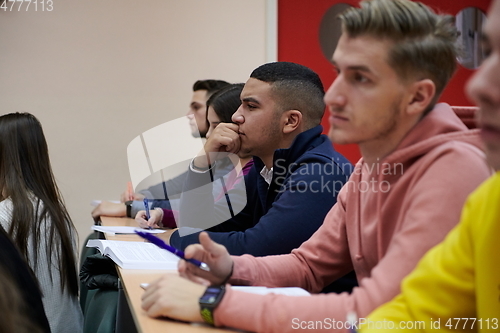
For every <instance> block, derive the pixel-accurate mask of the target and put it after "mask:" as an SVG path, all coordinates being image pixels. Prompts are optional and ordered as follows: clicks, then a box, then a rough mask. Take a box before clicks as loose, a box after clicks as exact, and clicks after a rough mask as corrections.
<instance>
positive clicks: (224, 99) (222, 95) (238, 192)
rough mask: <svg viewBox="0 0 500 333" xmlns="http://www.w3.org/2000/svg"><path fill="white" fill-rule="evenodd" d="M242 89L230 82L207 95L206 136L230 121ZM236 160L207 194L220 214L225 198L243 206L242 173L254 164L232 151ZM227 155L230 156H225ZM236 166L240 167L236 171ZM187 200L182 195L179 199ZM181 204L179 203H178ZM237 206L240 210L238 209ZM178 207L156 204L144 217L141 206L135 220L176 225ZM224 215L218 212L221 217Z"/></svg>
mask: <svg viewBox="0 0 500 333" xmlns="http://www.w3.org/2000/svg"><path fill="white" fill-rule="evenodd" d="M242 89H243V83H237V84H231V85H229V86H226V87H224V88H222V89H221V90H219V91H217V92H216V93H215V94H213V95H212V96H210V98H209V99H208V101H207V122H208V124H209V128H208V131H207V134H206V137H207V139H208V138H209V137H210V134H211V133H212V131H213V130H214V129H215V128H216V127H217V125H219V124H220V123H231V122H232V121H231V117H232V115H233V114H234V113H235V112H236V110H237V109H238V107H239V106H240V104H241V102H240V93H241V90H242ZM231 157H233V159H234V158H235V160H234V161H232V162H231V163H234V164H235V169H233V170H231V171H230V172H229V173H228V174H227V175H223V180H224V191H221V192H220V193H218V194H217V195H216V196H213V195H210V193H209V194H207V196H208V197H209V198H210V199H213V200H214V206H215V209H216V210H217V211H219V212H220V213H221V214H222V215H223V214H224V212H225V211H227V209H228V202H227V200H228V199H229V198H230V200H231V201H230V202H231V205H232V208H233V209H235V208H236V207H241V208H243V207H244V206H245V204H246V193H245V185H244V179H243V177H244V175H246V174H247V173H248V172H249V170H250V168H251V167H252V165H253V161H252V158H251V157H245V158H242V159H238V156H237V155H232V156H231ZM228 158H230V157H228ZM237 169H240V170H239V171H238V170H237ZM184 200H189V199H187V198H183V197H182V196H181V201H184ZM197 205H198V202H197V201H196V200H192V201H189V202H188V203H185V204H184V206H185V207H186V209H196V206H197ZM181 206H182V204H181ZM241 208H240V210H241ZM178 213H179V212H178V211H173V210H171V209H166V208H156V209H154V210H151V212H150V215H151V216H150V219H149V220H148V221H146V212H145V211H144V210H141V211H139V212H138V213H137V215H136V221H137V222H138V224H139V225H140V226H141V227H143V228H147V227H163V228H176V227H177V223H176V219H177V218H178ZM226 219H227V218H224V217H223V216H221V221H225V220H226Z"/></svg>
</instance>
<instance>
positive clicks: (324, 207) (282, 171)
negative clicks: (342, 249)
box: [162, 62, 352, 256]
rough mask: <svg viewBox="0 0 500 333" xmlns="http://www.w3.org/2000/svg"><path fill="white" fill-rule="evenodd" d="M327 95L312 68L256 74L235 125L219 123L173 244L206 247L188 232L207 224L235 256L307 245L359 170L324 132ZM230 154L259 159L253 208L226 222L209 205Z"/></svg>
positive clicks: (251, 188) (198, 164)
mask: <svg viewBox="0 0 500 333" xmlns="http://www.w3.org/2000/svg"><path fill="white" fill-rule="evenodd" d="M323 96H324V90H323V85H322V83H321V80H320V79H319V77H318V75H317V74H316V73H315V72H313V71H312V70H310V69H309V68H307V67H305V66H302V65H298V64H294V63H288V62H276V63H269V64H265V65H262V66H260V67H258V68H257V69H255V70H254V71H253V72H252V74H251V75H250V79H248V81H247V82H246V83H245V86H244V88H243V90H242V92H241V96H240V99H241V103H242V104H241V106H240V107H239V108H238V110H237V111H236V113H234V114H233V116H232V120H233V122H234V123H221V124H219V125H218V126H217V127H216V128H215V129H214V130H213V132H212V133H211V134H210V137H209V138H208V140H207V142H206V144H205V146H204V152H203V153H202V154H200V156H198V157H196V158H195V159H194V160H193V161H192V162H191V167H190V170H189V171H188V176H187V180H186V183H185V185H184V188H185V190H184V193H183V194H182V196H183V197H184V196H188V195H189V196H190V199H189V200H186V201H184V198H183V200H181V209H180V220H179V222H180V226H182V227H181V228H180V229H179V230H177V231H173V232H170V233H171V236H170V239H169V241H170V244H171V245H173V246H175V247H177V248H180V249H184V248H185V247H186V246H188V245H189V244H193V243H196V242H198V233H194V234H191V235H186V236H185V235H183V232H184V231H192V230H191V229H188V228H186V227H192V228H197V230H196V231H199V230H200V229H202V228H205V226H207V225H208V227H211V228H210V229H209V232H210V234H211V237H213V238H214V239H215V240H217V242H219V243H221V244H224V245H225V246H226V247H227V249H228V251H229V252H230V253H231V254H245V253H247V254H252V255H256V256H263V255H270V254H284V253H290V251H292V250H293V249H294V248H297V247H299V246H300V244H302V242H304V241H305V240H307V239H308V238H309V237H310V236H311V235H312V234H313V233H314V232H315V231H316V230H317V229H318V228H319V227H320V225H321V224H322V222H323V219H324V217H325V216H326V213H327V212H328V211H329V210H330V208H331V207H332V206H333V204H335V201H336V198H337V193H338V191H339V190H340V188H341V187H342V186H343V185H344V184H345V182H346V181H347V179H348V176H349V175H350V172H351V170H352V165H351V164H350V163H349V162H348V161H347V160H346V159H345V158H344V157H343V156H342V155H340V154H339V153H337V152H336V151H335V150H334V149H333V146H332V143H331V141H330V140H329V139H328V137H327V136H326V135H323V134H321V132H322V127H321V126H320V125H319V124H320V121H321V118H322V116H323V113H324V111H325V105H324V103H323ZM226 153H236V154H238V156H239V157H240V158H249V157H251V156H253V158H254V165H253V167H252V168H251V170H250V172H249V173H248V175H247V176H246V180H245V184H246V197H247V204H246V207H245V208H244V209H243V210H242V211H241V212H239V213H238V214H234V216H232V217H231V216H228V217H230V218H229V220H227V221H226V222H224V223H222V224H220V225H218V224H219V223H220V222H222V221H224V219H220V216H219V215H218V212H217V211H216V210H215V209H214V203H213V200H209V198H210V193H211V186H210V185H211V182H212V180H213V177H212V176H211V172H212V170H213V169H216V168H217V163H218V162H219V160H220V159H221V158H225V156H226ZM207 199H208V200H207ZM193 202H195V203H196V205H194V206H193V205H191V204H190V203H193ZM185 205H187V206H185ZM168 233H169V232H168V231H167V233H165V234H162V237H163V235H167V237H168Z"/></svg>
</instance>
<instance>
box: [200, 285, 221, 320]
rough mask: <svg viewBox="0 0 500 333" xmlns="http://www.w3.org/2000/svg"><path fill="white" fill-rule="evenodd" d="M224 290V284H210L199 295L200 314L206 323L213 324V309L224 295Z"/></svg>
mask: <svg viewBox="0 0 500 333" xmlns="http://www.w3.org/2000/svg"><path fill="white" fill-rule="evenodd" d="M225 292H226V287H225V286H210V287H207V290H205V293H204V294H203V296H201V297H200V300H199V303H200V314H201V317H202V318H203V320H204V321H205V322H206V323H207V324H210V325H214V310H215V308H216V307H217V306H218V305H219V303H220V301H221V300H222V297H224V293H225Z"/></svg>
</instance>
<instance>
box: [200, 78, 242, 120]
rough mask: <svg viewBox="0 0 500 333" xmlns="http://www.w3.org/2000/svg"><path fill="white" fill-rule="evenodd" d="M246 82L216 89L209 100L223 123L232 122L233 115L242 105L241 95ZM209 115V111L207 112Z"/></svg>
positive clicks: (208, 104) (209, 103)
mask: <svg viewBox="0 0 500 333" xmlns="http://www.w3.org/2000/svg"><path fill="white" fill-rule="evenodd" d="M244 85H245V84H244V83H234V84H230V85H227V86H225V87H224V88H222V89H220V90H219V91H216V92H215V93H214V94H213V95H212V96H210V98H209V99H208V101H207V110H208V107H209V106H211V107H212V108H213V109H214V111H215V114H217V117H219V119H220V121H221V122H223V123H232V122H233V121H232V120H231V117H232V116H233V114H234V113H235V112H236V110H238V108H239V107H240V105H241V100H240V95H241V91H242V90H243V86H244ZM207 115H208V112H207Z"/></svg>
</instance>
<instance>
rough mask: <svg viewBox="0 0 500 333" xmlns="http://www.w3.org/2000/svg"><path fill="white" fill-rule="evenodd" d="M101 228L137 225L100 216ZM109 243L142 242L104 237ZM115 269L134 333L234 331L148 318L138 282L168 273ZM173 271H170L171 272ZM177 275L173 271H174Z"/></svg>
mask: <svg viewBox="0 0 500 333" xmlns="http://www.w3.org/2000/svg"><path fill="white" fill-rule="evenodd" d="M101 222H102V225H104V226H120V225H128V226H136V225H137V224H136V222H135V220H133V219H127V218H114V217H104V216H102V217H101ZM106 239H109V240H122V241H143V239H142V238H141V237H139V236H137V235H115V236H110V235H106ZM117 268H118V274H119V276H120V280H121V283H122V287H123V290H124V293H125V296H126V299H127V303H128V305H129V307H130V312H131V313H132V317H133V319H134V323H135V326H136V328H137V331H138V332H140V333H163V332H176V333H177V332H180V333H202V332H205V333H217V332H220V333H228V332H236V331H231V330H227V329H219V328H213V327H210V326H208V325H203V324H188V323H182V322H176V321H173V320H170V319H155V318H151V317H149V316H148V315H147V314H146V312H144V310H142V308H141V296H142V294H143V292H144V290H143V289H142V288H141V287H140V284H141V283H149V282H152V281H154V280H156V279H157V278H159V277H160V276H161V275H163V274H165V273H166V272H168V271H165V270H137V269H135V270H134V269H122V268H120V267H117ZM171 272H172V271H171ZM174 272H176V271H174Z"/></svg>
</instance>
